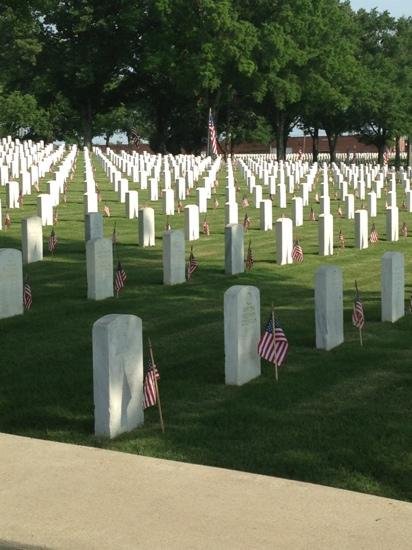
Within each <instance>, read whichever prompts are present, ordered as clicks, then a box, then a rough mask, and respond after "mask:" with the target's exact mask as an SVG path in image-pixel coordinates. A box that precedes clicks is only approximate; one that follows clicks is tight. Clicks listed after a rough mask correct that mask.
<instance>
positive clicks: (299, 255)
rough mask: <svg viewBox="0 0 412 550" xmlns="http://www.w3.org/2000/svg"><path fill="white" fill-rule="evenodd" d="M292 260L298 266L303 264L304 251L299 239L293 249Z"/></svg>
mask: <svg viewBox="0 0 412 550" xmlns="http://www.w3.org/2000/svg"><path fill="white" fill-rule="evenodd" d="M292 260H293V261H294V262H295V263H297V264H301V263H302V262H303V249H302V247H301V246H300V244H299V241H298V240H297V239H296V241H295V242H294V244H293V248H292Z"/></svg>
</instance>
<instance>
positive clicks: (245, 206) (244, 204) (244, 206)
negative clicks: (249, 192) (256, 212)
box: [242, 197, 249, 208]
mask: <svg viewBox="0 0 412 550" xmlns="http://www.w3.org/2000/svg"><path fill="white" fill-rule="evenodd" d="M242 206H243V208H247V207H248V206H249V201H248V200H247V197H243V199H242Z"/></svg>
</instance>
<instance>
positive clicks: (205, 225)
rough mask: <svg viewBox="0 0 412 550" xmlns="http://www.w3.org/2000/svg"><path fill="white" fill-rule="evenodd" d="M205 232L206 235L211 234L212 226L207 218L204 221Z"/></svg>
mask: <svg viewBox="0 0 412 550" xmlns="http://www.w3.org/2000/svg"><path fill="white" fill-rule="evenodd" d="M203 233H204V234H205V235H210V226H209V224H208V222H207V220H206V218H205V221H204V222H203Z"/></svg>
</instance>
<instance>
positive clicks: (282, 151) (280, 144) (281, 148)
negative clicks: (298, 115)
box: [276, 112, 286, 160]
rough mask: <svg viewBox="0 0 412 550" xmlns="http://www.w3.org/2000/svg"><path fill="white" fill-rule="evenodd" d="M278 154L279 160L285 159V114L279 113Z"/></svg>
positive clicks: (277, 126)
mask: <svg viewBox="0 0 412 550" xmlns="http://www.w3.org/2000/svg"><path fill="white" fill-rule="evenodd" d="M276 119H277V120H276V122H277V123H276V156H277V160H285V156H286V155H285V141H284V134H285V115H284V113H281V112H280V113H278V114H277V117H276Z"/></svg>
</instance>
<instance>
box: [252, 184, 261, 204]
mask: <svg viewBox="0 0 412 550" xmlns="http://www.w3.org/2000/svg"><path fill="white" fill-rule="evenodd" d="M253 200H254V202H255V208H260V203H261V202H262V186H261V185H255V187H254V189H253Z"/></svg>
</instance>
